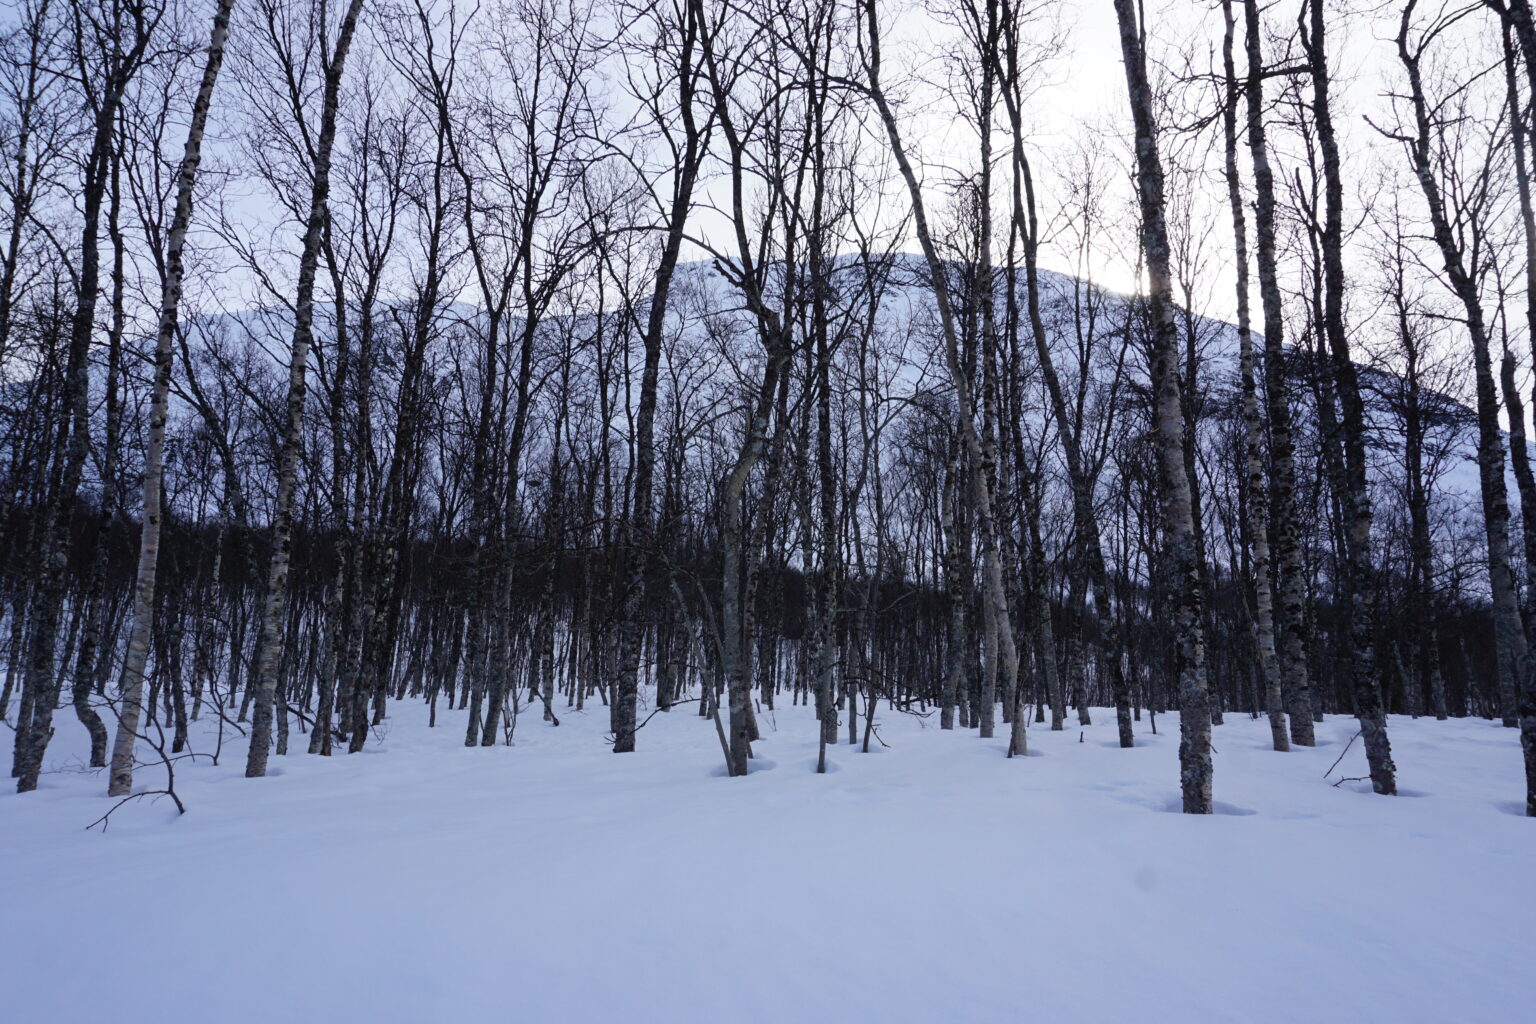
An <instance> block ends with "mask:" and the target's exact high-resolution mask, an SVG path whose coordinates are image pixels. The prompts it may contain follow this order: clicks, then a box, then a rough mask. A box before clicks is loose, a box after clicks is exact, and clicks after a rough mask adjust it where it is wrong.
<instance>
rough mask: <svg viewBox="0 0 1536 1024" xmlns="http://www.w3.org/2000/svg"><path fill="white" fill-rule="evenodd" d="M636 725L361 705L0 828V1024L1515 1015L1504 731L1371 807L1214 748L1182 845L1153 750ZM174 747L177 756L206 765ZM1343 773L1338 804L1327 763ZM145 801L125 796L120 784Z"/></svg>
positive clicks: (908, 723) (65, 792) (1059, 740)
mask: <svg viewBox="0 0 1536 1024" xmlns="http://www.w3.org/2000/svg"><path fill="white" fill-rule="evenodd" d="M691 710H692V707H691V706H690V707H684V708H679V709H678V710H676V711H674V712H672V713H671V714H668V715H657V716H656V717H655V718H654V719H653V720H652V721H651V722H650V724H649V725H647V726H646V727H645V728H644V730H643V731H642V732H641V734H640V737H639V747H640V750H639V751H638V752H637V753H634V754H629V755H622V756H618V755H613V754H610V753H608V752H607V749H606V746H605V744H604V742H603V740H602V732H603V729H604V727H605V725H606V718H607V716H606V710H605V709H601V708H594V709H593V711H592V712H591V713H588V714H585V715H583V714H574V713H573V714H569V715H568V716H567V717H566V719H565V724H564V725H563V726H561V727H560V728H558V729H556V728H551V727H548V726H545V725H544V724H542V723H541V722H539V721H538V720H537V717H536V716H526V715H525V716H524V718H523V719H522V721H521V722H520V724H519V726H518V729H517V733H516V737H515V739H516V742H515V744H514V745H513V746H511V747H505V746H497V747H494V748H486V749H465V748H464V747H463V746H462V737H463V722H462V716H461V715H460V714H459V713H458V712H447V713H445V714H444V715H443V719H442V721H441V723H440V727H439V728H437V729H435V730H429V729H428V728H426V723H425V721H424V720H418V719H422V718H423V714H422V709H421V708H419V707H417V706H415V705H410V706H395V707H394V708H393V711H392V716H391V718H390V719H389V720H388V721H387V725H386V728H385V735H384V737H383V739H382V741H381V742H379V743H377V744H376V745H373V746H371V747H370V749H369V750H368V752H366V753H364V754H362V755H359V756H352V757H345V756H338V757H335V758H331V759H321V758H315V757H309V756H302V755H301V756H293V757H286V758H279V759H276V761H275V762H274V764H275V765H277V766H279V767H278V768H277V770H276V771H275V772H274V774H273V777H269V778H266V779H259V780H247V779H244V778H242V777H241V762H242V760H243V749H244V744H243V743H242V742H240V741H239V740H238V739H236V740H233V741H231V742H229V743H228V744H227V745H226V748H225V757H224V763H223V764H221V765H219V766H217V767H212V766H208V765H206V764H200V765H198V766H197V767H193V766H191V765H190V764H188V763H185V762H184V763H183V764H182V766H181V767H180V770H179V772H178V775H179V776H180V777H181V779H182V782H181V792H182V795H183V797H184V798H185V799H186V801H187V803H188V806H189V812H188V814H187V815H186V816H184V817H181V818H179V819H173V815H172V811H171V809H170V807H169V805H168V804H167V803H164V802H162V803H160V804H156V805H149V804H148V803H146V802H140V803H137V804H132V805H129V806H127V807H125V808H123V809H122V810H120V811H118V812H117V813H116V815H115V816H114V817H113V819H112V821H111V826H110V829H109V830H108V831H107V833H106V834H105V835H103V834H101V833H100V832H99V831H93V832H87V831H84V826H85V825H86V824H87V823H89V822H90V821H91V820H92V819H94V818H96V817H97V816H98V815H100V814H101V813H102V812H103V811H105V810H106V809H107V808H108V807H110V806H111V801H109V800H107V799H106V798H105V797H103V796H101V795H100V794H101V792H102V790H103V789H104V787H105V783H104V779H103V778H102V777H100V776H99V775H96V774H90V773H80V772H78V771H71V770H70V769H69V768H68V765H69V764H70V758H71V756H72V755H78V753H79V751H80V749H81V746H80V741H81V738H82V737H81V736H80V735H77V733H78V732H79V730H78V726H77V725H76V724H75V723H74V721H73V720H72V718H68V716H61V734H60V736H59V738H58V740H57V741H56V742H55V745H54V748H52V749H51V750H50V758H51V761H50V767H51V768H53V769H54V770H53V771H52V772H50V773H49V774H47V775H45V776H44V782H43V786H42V788H41V790H40V791H39V792H37V793H35V794H30V795H28V796H21V797H18V796H16V795H14V794H12V793H9V792H5V793H3V794H0V879H3V880H4V881H3V884H4V886H5V909H4V912H3V913H0V974H3V976H4V977H5V979H6V983H5V986H4V993H3V995H0V1019H4V1020H7V1021H16V1022H23V1021H25V1022H47V1024H76V1022H79V1024H84V1022H87V1021H99V1020H113V1021H115V1022H117V1024H138V1022H146V1024H147V1022H151V1021H161V1020H181V1019H187V1020H198V1021H215V1022H221V1024H242V1022H246V1021H250V1022H263V1024H270V1022H273V1021H282V1022H296V1024H297V1022H311V1021H314V1022H318V1021H359V1022H361V1021H367V1022H376V1024H385V1022H402V1024H404V1022H449V1021H456V1022H470V1021H474V1022H482V1021H516V1022H519V1024H537V1022H551V1024H553V1022H561V1024H567V1022H585V1021H625V1022H628V1024H648V1022H657V1024H663V1022H665V1024H693V1022H699V1024H719V1022H781V1021H782V1022H802V1024H803V1022H821V1021H827V1022H831V1021H882V1022H892V1024H895V1022H914V1024H931V1022H938V1021H965V1022H1017V1021H1032V1020H1039V1021H1048V1022H1051V1024H1066V1022H1077V1021H1082V1022H1104V1021H1120V1020H1133V1019H1134V1020H1151V1021H1163V1020H1167V1021H1181V1022H1205V1021H1221V1022H1234V1024H1236V1022H1276V1024H1280V1022H1287V1024H1289V1022H1294V1021H1306V1022H1310V1024H1320V1022H1331V1021H1349V1022H1352V1024H1358V1022H1362V1021H1366V1022H1394V1024H1410V1022H1425V1024H1430V1022H1445V1021H1457V1022H1462V1024H1476V1022H1482V1021H1488V1022H1494V1021H1497V1022H1499V1024H1508V1022H1509V1021H1512V1020H1519V1019H1522V1017H1523V1015H1524V1014H1525V1012H1526V1011H1523V1010H1521V1009H1520V1007H1521V1006H1527V1007H1528V1003H1529V1000H1528V995H1529V971H1530V968H1531V962H1532V961H1531V957H1532V953H1533V951H1536V950H1533V932H1532V931H1531V927H1530V914H1531V909H1532V908H1533V907H1536V832H1533V831H1532V829H1533V827H1536V822H1532V821H1529V820H1526V819H1524V818H1522V817H1517V816H1516V812H1517V811H1518V810H1519V809H1520V808H1519V807H1518V806H1517V804H1516V803H1515V802H1514V801H1515V800H1516V798H1517V797H1518V796H1519V790H1520V776H1519V772H1520V768H1519V752H1518V745H1517V743H1516V740H1515V737H1514V734H1513V732H1512V731H1509V730H1503V729H1500V728H1498V727H1497V726H1495V725H1492V724H1490V723H1487V722H1483V721H1479V720H1465V721H1452V722H1443V723H1436V722H1433V721H1429V720H1420V721H1408V720H1405V719H1397V718H1394V719H1393V720H1392V722H1391V729H1392V738H1393V742H1394V753H1395V754H1396V756H1397V760H1398V764H1399V765H1400V768H1401V779H1402V782H1403V784H1404V785H1405V786H1407V787H1408V790H1407V791H1406V792H1408V793H1412V795H1411V796H1409V795H1405V796H1403V797H1401V798H1397V799H1389V798H1382V797H1376V796H1373V795H1370V794H1368V793H1364V792H1361V791H1360V788H1359V787H1357V786H1354V785H1352V784H1346V785H1344V786H1343V787H1340V788H1334V787H1333V786H1331V785H1330V784H1329V783H1328V782H1327V781H1324V779H1323V775H1324V773H1325V772H1326V771H1327V770H1328V768H1329V765H1330V764H1331V763H1332V762H1333V761H1334V759H1335V758H1337V757H1338V756H1339V754H1340V752H1341V750H1342V747H1343V744H1344V743H1345V742H1346V741H1347V740H1348V739H1349V737H1350V736H1351V735H1352V734H1353V732H1354V725H1353V723H1352V721H1350V720H1347V719H1332V720H1330V721H1329V722H1327V723H1325V724H1324V725H1323V726H1321V727H1320V731H1319V741H1320V743H1321V745H1320V746H1319V747H1318V748H1317V749H1315V750H1307V751H1298V752H1295V753H1290V754H1276V753H1273V752H1272V751H1270V750H1268V749H1267V747H1268V733H1267V725H1266V724H1265V723H1263V722H1251V721H1248V720H1246V719H1242V718H1240V717H1238V716H1232V717H1230V718H1229V723H1228V724H1227V725H1225V726H1222V727H1219V728H1218V729H1217V730H1216V736H1215V745H1216V748H1217V750H1218V754H1217V758H1216V771H1217V775H1216V787H1217V797H1218V799H1219V801H1220V803H1219V805H1218V806H1219V808H1220V809H1221V810H1222V811H1223V812H1225V813H1218V814H1216V815H1213V816H1211V817H1207V818H1192V817H1187V816H1184V815H1180V814H1176V813H1169V808H1170V807H1176V806H1177V778H1178V775H1177V767H1176V747H1177V735H1176V733H1177V725H1176V722H1175V721H1174V720H1173V719H1172V718H1171V717H1165V718H1163V719H1160V720H1159V722H1158V728H1159V733H1160V734H1159V735H1156V736H1154V735H1152V733H1151V731H1150V728H1149V723H1148V722H1146V721H1143V722H1141V723H1139V724H1138V729H1137V735H1138V743H1139V744H1140V745H1139V746H1138V747H1136V748H1135V749H1131V750H1120V749H1118V748H1117V747H1116V746H1115V745H1114V735H1113V733H1114V726H1113V718H1112V716H1111V715H1109V714H1108V713H1101V714H1100V718H1099V720H1100V722H1101V723H1104V724H1100V725H1096V726H1094V727H1091V728H1089V729H1087V730H1086V732H1085V734H1084V735H1083V736H1082V738H1081V740H1080V738H1079V736H1080V734H1079V731H1078V730H1077V729H1072V730H1071V731H1068V732H1065V733H1055V734H1052V733H1049V732H1047V731H1044V730H1043V729H1038V728H1036V729H1032V730H1031V731H1030V744H1031V746H1032V748H1033V750H1034V751H1035V752H1037V754H1038V756H1033V757H1029V758H1024V759H1016V760H1014V761H1011V762H1010V761H1006V760H1004V758H1003V749H1004V748H1003V741H1002V740H996V741H983V740H978V739H976V738H975V737H974V735H971V734H967V733H965V732H951V733H944V732H940V731H939V730H938V729H937V728H936V727H935V723H934V722H933V720H926V721H924V720H920V719H917V718H913V717H910V716H905V715H897V714H893V713H890V712H888V711H882V713H881V716H880V719H879V731H880V734H881V735H882V736H883V737H884V739H885V741H886V742H887V743H889V744H890V746H889V749H878V752H876V753H871V754H868V755H865V754H860V753H857V752H856V750H854V749H853V748H849V747H846V746H839V747H837V748H835V749H834V751H833V760H834V762H835V764H836V766H837V770H836V771H835V772H834V773H832V774H829V775H826V776H820V777H818V776H816V775H815V774H813V772H812V771H811V766H812V763H813V756H814V746H813V743H812V739H813V737H814V734H815V729H814V725H813V722H812V720H811V718H810V717H809V714H808V712H807V711H806V709H804V708H781V709H779V710H778V711H777V712H776V713H765V714H764V716H763V724H764V728H765V732H766V737H765V739H764V740H763V741H762V742H761V743H760V744H759V746H758V753H759V754H760V757H761V759H760V760H759V761H757V762H756V764H757V766H758V767H759V769H760V770H759V771H757V772H754V773H753V774H752V775H750V776H748V777H746V778H744V779H727V778H723V777H721V776H720V772H719V764H718V762H719V753H718V747H717V745H716V742H715V738H714V735H713V727H712V726H711V725H710V724H709V723H707V722H706V721H704V720H701V719H699V718H698V717H696V716H695V715H693V714H690V711H691ZM208 728H209V726H208V723H207V722H206V720H205V721H204V723H203V724H202V729H203V730H204V733H203V736H202V739H201V741H200V744H199V746H198V749H199V750H211V749H212V740H211V737H210V736H209V735H208V734H207V730H208ZM1358 762H1359V752H1358V749H1356V750H1352V751H1350V756H1349V757H1346V758H1345V760H1344V763H1343V765H1341V769H1343V770H1342V771H1337V772H1335V774H1334V777H1335V778H1337V777H1338V776H1339V775H1341V774H1354V773H1355V769H1357V768H1358V767H1359V764H1358ZM140 775H141V779H142V781H143V782H144V783H146V784H148V783H152V782H153V780H155V779H156V778H157V777H158V772H157V770H155V769H152V768H146V769H143V770H141V773H140Z"/></svg>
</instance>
